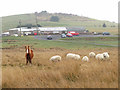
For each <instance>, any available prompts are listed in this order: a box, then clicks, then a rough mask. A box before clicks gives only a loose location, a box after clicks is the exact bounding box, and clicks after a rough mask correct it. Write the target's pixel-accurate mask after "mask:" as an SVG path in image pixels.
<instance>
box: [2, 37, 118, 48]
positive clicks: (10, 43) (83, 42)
mask: <svg viewBox="0 0 120 90" xmlns="http://www.w3.org/2000/svg"><path fill="white" fill-rule="evenodd" d="M2 40H3V41H2V47H3V48H18V47H21V46H25V45H30V46H31V47H32V48H53V47H56V48H66V49H79V48H84V47H86V48H98V47H106V46H104V45H102V46H101V45H94V44H105V45H108V46H107V47H110V45H116V47H117V45H118V38H117V37H91V38H90V37H87V38H82V37H81V38H78V37H74V38H66V39H62V40H64V41H61V40H59V41H51V40H37V39H35V38H34V36H28V37H26V36H25V37H21V38H20V37H12V36H10V37H3V38H2Z"/></svg>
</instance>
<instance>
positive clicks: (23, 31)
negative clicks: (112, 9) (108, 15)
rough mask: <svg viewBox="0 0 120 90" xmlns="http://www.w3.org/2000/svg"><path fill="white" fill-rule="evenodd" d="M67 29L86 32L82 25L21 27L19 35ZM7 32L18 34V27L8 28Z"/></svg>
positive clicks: (59, 31) (64, 31)
mask: <svg viewBox="0 0 120 90" xmlns="http://www.w3.org/2000/svg"><path fill="white" fill-rule="evenodd" d="M69 31H75V32H76V33H86V29H85V28H84V27H38V29H36V28H27V27H21V35H34V34H35V33H38V34H43V35H48V34H62V33H67V32H69ZM9 34H10V35H14V34H18V35H20V28H13V29H9Z"/></svg>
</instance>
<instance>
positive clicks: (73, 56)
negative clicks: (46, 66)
mask: <svg viewBox="0 0 120 90" xmlns="http://www.w3.org/2000/svg"><path fill="white" fill-rule="evenodd" d="M109 57H110V56H109V53H108V52H104V53H101V54H97V55H96V54H95V53H94V52H90V53H89V58H96V59H97V60H108V59H109ZM89 58H88V57H87V56H84V57H82V61H86V62H88V61H89ZM61 59H62V57H61V56H59V55H55V56H52V57H51V58H50V61H53V62H56V61H61ZM66 59H74V60H80V59H81V57H80V55H78V54H73V53H68V54H67V55H66Z"/></svg>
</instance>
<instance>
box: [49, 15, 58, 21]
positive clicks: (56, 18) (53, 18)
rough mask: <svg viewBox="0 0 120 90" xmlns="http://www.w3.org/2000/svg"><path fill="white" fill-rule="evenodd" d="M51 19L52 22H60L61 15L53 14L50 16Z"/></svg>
mask: <svg viewBox="0 0 120 90" xmlns="http://www.w3.org/2000/svg"><path fill="white" fill-rule="evenodd" d="M50 21H52V22H58V21H59V17H58V16H52V17H51V18H50Z"/></svg>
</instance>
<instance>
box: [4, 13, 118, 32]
mask: <svg viewBox="0 0 120 90" xmlns="http://www.w3.org/2000/svg"><path fill="white" fill-rule="evenodd" d="M20 22H21V25H22V26H24V25H30V24H32V25H34V26H35V25H40V26H42V27H86V28H88V29H89V28H102V27H103V25H105V27H110V28H111V27H117V23H115V22H109V21H103V20H96V19H93V18H89V17H84V16H78V15H74V14H67V13H49V12H47V11H41V12H34V13H27V14H20V15H12V16H6V17H2V30H3V31H7V30H9V29H11V28H16V27H18V26H19V25H20Z"/></svg>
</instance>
